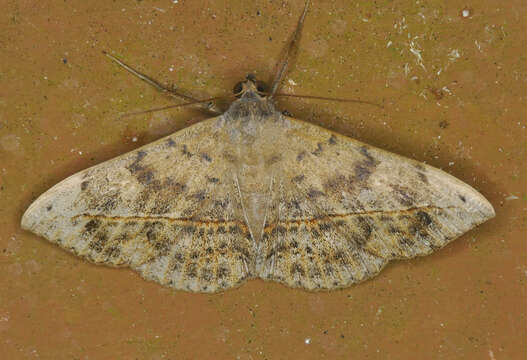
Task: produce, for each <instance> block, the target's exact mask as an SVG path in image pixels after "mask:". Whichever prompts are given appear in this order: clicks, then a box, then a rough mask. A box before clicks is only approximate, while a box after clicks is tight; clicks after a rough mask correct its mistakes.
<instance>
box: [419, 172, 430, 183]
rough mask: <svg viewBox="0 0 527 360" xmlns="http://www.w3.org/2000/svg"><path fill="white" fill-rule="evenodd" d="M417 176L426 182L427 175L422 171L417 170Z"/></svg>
mask: <svg viewBox="0 0 527 360" xmlns="http://www.w3.org/2000/svg"><path fill="white" fill-rule="evenodd" d="M417 176H418V177H419V180H421V181H422V182H423V183H425V184H428V177H427V176H426V175H425V174H424V173H422V172H420V171H418V172H417Z"/></svg>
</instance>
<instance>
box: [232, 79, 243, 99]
mask: <svg viewBox="0 0 527 360" xmlns="http://www.w3.org/2000/svg"><path fill="white" fill-rule="evenodd" d="M242 89H243V86H242V82H241V81H240V82H239V83H237V84H236V85H234V88H233V89H232V92H233V93H234V94H235V95H236V94H238V96H239V94H240V92H241V91H242Z"/></svg>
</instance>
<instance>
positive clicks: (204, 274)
mask: <svg viewBox="0 0 527 360" xmlns="http://www.w3.org/2000/svg"><path fill="white" fill-rule="evenodd" d="M199 278H200V279H201V280H202V281H210V280H211V279H212V271H211V270H210V269H207V268H204V269H201V275H200V276H199Z"/></svg>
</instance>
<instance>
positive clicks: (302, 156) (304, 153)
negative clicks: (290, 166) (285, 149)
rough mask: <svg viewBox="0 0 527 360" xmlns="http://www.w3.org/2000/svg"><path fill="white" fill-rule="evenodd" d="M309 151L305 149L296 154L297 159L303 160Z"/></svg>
mask: <svg viewBox="0 0 527 360" xmlns="http://www.w3.org/2000/svg"><path fill="white" fill-rule="evenodd" d="M306 155H307V153H306V152H305V151H302V152H300V153H298V155H297V156H296V161H302V160H304V158H305V157H306Z"/></svg>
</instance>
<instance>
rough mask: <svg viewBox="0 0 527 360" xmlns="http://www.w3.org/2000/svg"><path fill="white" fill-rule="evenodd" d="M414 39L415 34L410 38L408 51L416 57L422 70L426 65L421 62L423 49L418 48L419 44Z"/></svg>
mask: <svg viewBox="0 0 527 360" xmlns="http://www.w3.org/2000/svg"><path fill="white" fill-rule="evenodd" d="M415 39H417V36H416V37H414V38H413V39H412V40H410V44H409V45H410V52H411V53H412V54H414V56H415V57H416V63H417V65H419V66H421V67H422V68H423V70H424V71H426V67H425V65H424V63H423V55H422V54H421V53H422V52H423V50H422V49H420V47H419V44H417V42H416V41H415Z"/></svg>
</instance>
